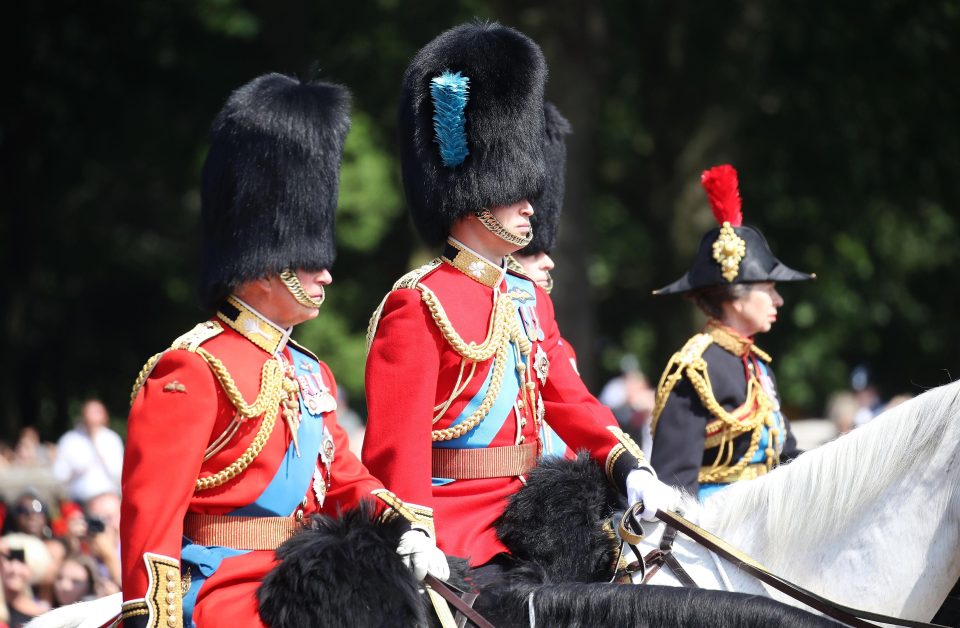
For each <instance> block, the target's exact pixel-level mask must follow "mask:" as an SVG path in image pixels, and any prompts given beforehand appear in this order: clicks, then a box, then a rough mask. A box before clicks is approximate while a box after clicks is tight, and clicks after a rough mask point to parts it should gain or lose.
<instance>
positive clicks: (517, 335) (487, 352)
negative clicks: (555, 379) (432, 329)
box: [417, 285, 532, 441]
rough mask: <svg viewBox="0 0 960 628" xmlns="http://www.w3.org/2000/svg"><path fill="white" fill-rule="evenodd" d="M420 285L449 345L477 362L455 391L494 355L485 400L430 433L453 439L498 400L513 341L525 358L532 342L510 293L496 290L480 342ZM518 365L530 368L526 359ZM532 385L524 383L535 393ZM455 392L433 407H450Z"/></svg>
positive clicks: (520, 370)
mask: <svg viewBox="0 0 960 628" xmlns="http://www.w3.org/2000/svg"><path fill="white" fill-rule="evenodd" d="M417 288H418V289H419V290H420V293H421V295H422V298H423V302H424V304H425V305H426V306H427V310H429V312H430V316H431V317H432V318H433V320H434V323H436V325H437V328H438V329H439V330H440V333H441V334H442V335H443V337H444V339H445V340H446V341H447V342H448V343H449V344H450V347H451V348H452V349H453V350H454V351H456V352H457V354H458V355H460V357H462V358H463V359H464V360H468V361H470V362H473V363H474V364H473V365H471V371H470V374H469V376H468V377H467V379H466V382H462V383H461V378H460V377H458V382H457V385H456V386H454V391H453V392H454V393H457V390H459V391H460V392H462V391H463V389H464V388H465V387H466V383H467V382H469V381H470V379H471V378H472V376H473V373H474V372H475V369H476V363H478V362H485V361H487V360H489V359H491V358H493V375H492V376H491V379H490V386H489V387H488V388H487V394H486V395H484V398H483V401H482V402H481V403H480V405H479V406H478V407H477V409H476V410H475V411H474V412H473V413H472V414H471V415H470V416H469V417H467V418H466V419H465V420H464V421H462V422H461V423H458V424H457V425H454V426H451V427H448V428H445V429H442V430H433V432H432V433H431V436H432V438H433V440H434V441H446V440H453V439H455V438H459V437H460V436H463V435H464V434H466V433H467V432H469V431H470V430H472V429H474V428H475V427H477V426H478V425H480V422H481V421H483V419H484V418H485V417H486V416H487V413H488V412H489V411H490V408H492V407H493V404H494V402H496V400H497V396H498V395H499V393H500V387H501V385H502V384H503V377H504V374H505V373H506V368H507V361H508V358H509V354H510V344H511V343H513V344H515V345H516V346H517V349H518V350H519V351H520V354H521V355H522V356H523V358H524V359H528V358H529V356H530V353H531V351H532V345H531V344H530V340H529V339H528V338H527V336H526V334H525V333H524V332H523V330H522V329H521V327H520V322H519V320H518V318H517V314H516V307H515V306H514V303H513V299H512V298H511V297H510V296H509V295H506V294H501V293H496V294H497V298H496V302H495V303H494V306H493V312H492V314H491V316H490V327H489V329H488V332H487V337H486V338H485V339H484V341H483V342H481V343H480V344H477V343H475V342H466V341H465V340H464V339H463V338H462V337H461V336H460V334H458V333H457V331H456V330H455V329H454V328H453V323H451V322H450V318H449V317H448V316H447V314H446V312H445V311H444V309H443V306H442V305H441V304H440V300H439V299H438V298H437V296H436V295H435V294H434V293H433V291H431V290H430V289H429V288H427V287H426V286H423V285H417ZM516 368H517V372H518V373H520V374H521V376H522V375H523V374H524V373H525V372H526V370H527V368H526V365H524V364H523V360H521V361H520V362H518V363H517V365H516ZM462 373H463V369H461V376H462ZM529 388H530V387H529V386H527V387H525V389H526V390H527V391H528V392H529V393H530V394H532V391H530V390H529ZM457 394H459V393H457ZM455 396H456V395H451V397H450V399H449V400H448V401H447V403H445V404H440V405H439V406H437V407H436V408H434V410H435V411H436V410H440V409H445V408H448V407H449V405H450V402H451V400H452V399H453V398H454V397H455ZM531 403H532V399H531ZM436 418H439V417H435V420H436Z"/></svg>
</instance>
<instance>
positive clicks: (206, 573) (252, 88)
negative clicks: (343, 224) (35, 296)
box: [120, 74, 449, 628]
mask: <svg viewBox="0 0 960 628" xmlns="http://www.w3.org/2000/svg"><path fill="white" fill-rule="evenodd" d="M348 128H349V94H348V92H347V91H346V89H345V88H343V87H341V86H339V85H333V84H330V83H324V82H320V81H314V82H306V81H299V80H296V79H293V78H290V77H288V76H284V75H281V74H267V75H263V76H260V77H258V78H256V79H254V80H252V81H250V82H249V83H247V84H246V85H244V86H242V87H240V88H239V89H237V90H236V91H235V92H233V94H232V95H231V96H230V97H229V99H228V100H227V102H226V104H225V105H224V107H223V109H222V110H221V111H220V113H219V114H218V115H217V117H216V119H215V121H214V123H213V127H212V130H211V145H210V150H209V152H208V154H207V157H206V161H205V163H204V167H203V175H202V195H201V222H202V226H203V231H202V240H203V255H202V263H201V281H200V284H201V286H200V293H201V299H202V302H203V304H204V306H205V307H206V308H208V309H209V310H211V311H212V312H215V314H213V316H212V317H211V318H210V319H209V320H207V321H205V322H202V323H200V324H198V325H197V326H196V327H194V328H193V329H192V330H191V331H188V332H187V333H186V334H184V335H183V336H181V337H180V338H178V339H176V340H175V341H174V342H173V344H172V346H171V347H170V348H169V349H168V350H166V351H164V352H162V353H160V354H157V355H156V356H154V357H153V358H151V359H150V360H149V362H148V363H147V365H146V367H145V368H144V369H143V370H142V371H141V374H140V377H138V379H137V381H136V383H135V385H134V389H133V394H132V399H133V405H132V406H131V409H130V417H129V421H128V425H129V431H128V439H127V451H126V459H125V463H124V470H123V491H122V496H123V501H122V505H121V517H120V537H121V553H122V571H123V598H124V603H123V614H122V617H123V621H124V626H125V627H126V628H130V627H131V626H145V625H146V626H149V627H151V628H154V627H156V626H164V627H169V628H178V627H180V626H184V625H186V626H191V625H194V624H196V625H198V626H204V627H205V628H209V627H216V626H229V627H231V628H234V627H236V626H258V625H262V622H261V620H260V615H259V612H258V605H257V590H258V588H259V587H260V585H261V583H262V582H263V580H264V578H265V577H266V576H267V574H268V573H269V572H270V571H271V570H272V569H273V568H274V566H275V565H276V564H277V563H276V561H277V558H276V549H277V547H279V546H280V545H281V544H282V543H283V542H285V541H286V540H288V539H289V538H290V537H291V536H292V535H293V533H294V531H295V530H296V529H297V528H298V527H300V526H301V522H302V521H303V520H304V519H306V518H309V517H310V516H311V515H312V514H316V513H324V514H330V515H337V514H338V513H340V512H343V511H346V510H348V509H352V508H355V507H357V506H358V505H359V504H360V502H361V500H364V501H367V500H368V501H370V502H371V503H373V504H374V505H375V507H376V509H377V510H378V512H380V513H382V514H383V515H384V516H394V517H402V519H403V520H405V522H406V527H407V529H406V530H405V531H404V532H403V533H402V536H401V537H400V543H399V546H398V548H397V551H398V554H400V556H401V559H403V560H404V561H405V562H406V563H407V565H408V566H410V567H412V569H413V571H414V573H415V574H416V575H417V576H419V577H420V578H423V577H424V575H425V574H426V573H427V572H428V571H429V572H431V573H433V574H434V575H436V576H438V577H440V578H446V577H447V575H448V573H449V572H448V568H447V563H446V559H445V557H444V556H443V554H442V553H441V552H440V551H439V550H438V549H437V548H436V545H435V543H434V541H433V538H432V533H430V531H429V529H428V525H427V523H426V522H422V521H421V520H420V518H419V517H418V516H416V514H415V513H414V512H412V510H411V509H409V508H407V507H405V506H404V505H403V503H402V502H400V501H399V500H398V499H396V497H395V496H394V495H393V494H392V493H390V492H389V491H387V490H386V489H384V487H383V485H382V484H381V483H380V482H379V481H378V480H377V479H376V478H374V477H373V476H372V475H370V473H369V472H367V470H366V469H365V468H364V467H363V465H361V464H360V461H359V460H358V459H357V458H356V457H355V456H354V455H353V454H351V453H350V452H349V448H348V443H347V436H346V434H345V432H344V431H343V429H342V428H341V427H340V426H339V424H338V423H337V416H336V409H337V404H336V399H335V397H334V394H333V391H335V390H336V382H335V381H334V379H333V374H332V373H331V371H330V369H329V368H328V367H327V366H326V364H324V363H323V362H320V361H319V359H317V357H316V356H314V355H313V354H312V353H311V352H310V351H308V350H307V349H305V348H304V347H302V346H300V345H298V344H297V343H295V342H294V341H293V340H292V339H291V338H290V334H291V332H292V331H293V328H294V327H295V326H296V325H297V324H299V323H302V322H305V321H307V320H311V319H313V318H316V317H317V316H318V315H319V314H320V307H321V305H322V303H323V300H324V295H325V289H326V286H328V285H329V284H330V282H331V281H332V277H331V275H330V271H329V269H330V267H331V266H332V264H333V261H334V253H335V242H334V211H335V208H336V204H337V190H338V178H339V169H340V156H341V151H342V148H343V141H344V139H345V137H346V133H347V130H348ZM401 523H402V522H401ZM375 593H376V592H375V591H372V592H371V595H375Z"/></svg>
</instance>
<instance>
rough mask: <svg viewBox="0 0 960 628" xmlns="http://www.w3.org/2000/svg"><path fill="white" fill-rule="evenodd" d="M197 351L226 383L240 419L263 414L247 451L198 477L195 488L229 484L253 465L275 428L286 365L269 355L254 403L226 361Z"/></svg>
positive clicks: (219, 380) (206, 352)
mask: <svg viewBox="0 0 960 628" xmlns="http://www.w3.org/2000/svg"><path fill="white" fill-rule="evenodd" d="M197 353H198V354H199V355H200V357H202V358H203V359H204V360H205V361H206V363H207V364H208V365H209V366H210V370H212V371H213V374H214V376H216V378H217V381H218V382H220V386H221V387H223V391H224V392H225V393H226V394H227V398H228V399H230V403H231V404H233V407H234V408H236V410H237V415H238V419H239V420H240V421H245V420H247V419H252V418H254V417H258V416H261V415H262V416H263V420H262V421H261V422H260V429H259V430H257V434H256V436H254V437H253V440H252V441H251V442H250V444H249V445H248V446H247V449H246V451H244V452H243V453H242V454H241V455H240V457H239V458H237V459H236V460H235V461H233V462H232V463H231V464H230V465H229V466H227V467H226V468H225V469H222V470H220V471H218V472H217V473H215V474H213V475H211V476H208V477H205V478H198V479H197V482H196V485H195V488H194V490H196V491H198V492H199V491H205V490H208V489H211V488H214V487H217V486H221V485H223V484H226V483H227V482H229V481H230V480H232V479H233V478H235V477H237V476H238V475H240V474H241V473H243V472H244V471H245V470H246V469H247V467H249V466H250V463H251V462H253V461H254V459H255V458H256V457H257V456H259V455H260V452H261V451H262V450H263V447H264V446H265V445H266V444H267V440H268V439H269V438H270V434H271V433H272V432H273V427H274V425H275V424H276V422H277V412H278V411H279V410H278V409H279V406H280V401H281V400H282V399H283V396H284V394H285V392H286V391H285V387H284V375H283V369H282V367H281V366H280V363H279V362H278V361H277V360H275V359H270V360H267V361H266V362H264V363H263V369H262V370H261V372H260V393H259V394H258V395H257V398H256V400H255V401H254V402H253V403H247V402H246V400H245V399H244V398H243V395H242V394H241V392H240V389H239V388H237V385H236V383H235V382H234V381H233V378H232V377H231V376H230V373H229V372H228V371H227V368H226V366H224V364H223V362H221V361H220V360H219V359H217V358H216V357H215V356H213V355H212V354H211V353H210V352H208V351H206V350H205V349H198V350H197ZM271 410H273V411H271Z"/></svg>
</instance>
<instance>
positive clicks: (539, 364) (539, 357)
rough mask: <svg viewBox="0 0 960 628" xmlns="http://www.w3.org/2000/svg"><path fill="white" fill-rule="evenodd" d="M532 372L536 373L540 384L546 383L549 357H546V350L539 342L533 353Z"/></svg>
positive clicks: (548, 372) (548, 371)
mask: <svg viewBox="0 0 960 628" xmlns="http://www.w3.org/2000/svg"><path fill="white" fill-rule="evenodd" d="M533 372H534V373H536V374H537V379H539V380H540V385H541V386H544V385H545V384H546V383H547V376H548V375H549V374H550V359H549V358H548V357H547V352H546V351H544V350H543V347H542V346H540V345H539V344H538V345H537V351H536V352H535V353H534V355H533Z"/></svg>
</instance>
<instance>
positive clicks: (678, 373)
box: [650, 334, 713, 434]
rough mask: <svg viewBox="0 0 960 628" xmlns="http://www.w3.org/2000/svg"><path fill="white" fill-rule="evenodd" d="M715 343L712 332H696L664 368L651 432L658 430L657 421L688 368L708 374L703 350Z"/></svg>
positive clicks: (658, 388)
mask: <svg viewBox="0 0 960 628" xmlns="http://www.w3.org/2000/svg"><path fill="white" fill-rule="evenodd" d="M711 344H713V337H712V336H710V334H696V335H695V336H693V337H692V338H690V340H688V341H687V342H686V344H684V345H683V348H682V349H680V350H679V351H677V352H676V353H674V354H673V356H672V357H671V358H670V361H669V362H667V366H666V368H664V369H663V375H661V376H660V382H659V383H658V384H657V396H656V402H655V403H654V406H653V412H652V414H651V419H650V432H651V434H655V433H656V431H657V422H658V421H659V420H660V414H661V413H662V412H663V408H664V407H665V406H666V405H667V399H669V398H670V393H671V392H673V389H674V387H675V386H676V385H677V382H679V381H680V378H682V377H683V376H684V374H685V373H686V372H687V371H688V370H693V371H695V372H699V373H702V374H703V375H704V376H706V374H707V363H706V362H705V361H704V360H703V352H704V351H706V350H707V348H708V347H709V346H710V345H711Z"/></svg>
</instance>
